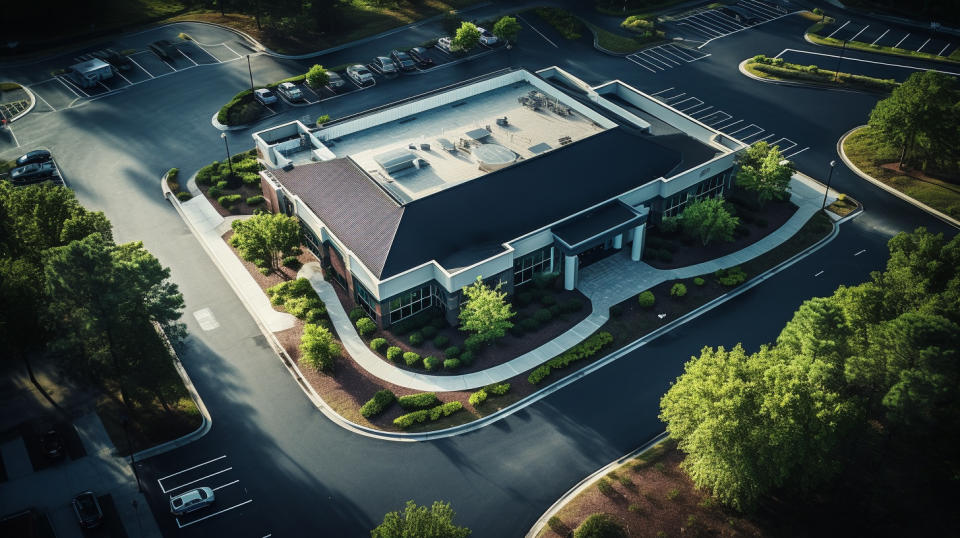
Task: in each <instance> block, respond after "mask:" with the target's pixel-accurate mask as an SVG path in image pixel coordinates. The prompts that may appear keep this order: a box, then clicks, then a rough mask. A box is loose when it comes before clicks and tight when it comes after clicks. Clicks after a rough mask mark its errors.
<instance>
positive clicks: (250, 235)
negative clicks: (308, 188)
mask: <svg viewBox="0 0 960 538" xmlns="http://www.w3.org/2000/svg"><path fill="white" fill-rule="evenodd" d="M231 227H232V228H233V237H232V238H230V244H231V245H233V246H234V247H236V249H237V251H238V252H239V253H240V256H242V257H243V259H245V260H247V261H248V262H252V263H254V264H256V266H257V267H260V268H261V269H269V270H271V271H277V270H278V269H279V268H280V263H281V262H282V261H283V258H284V256H286V255H288V254H289V253H290V252H293V251H294V250H295V249H296V248H297V247H298V246H299V245H300V223H299V222H298V221H297V219H296V217H288V216H286V215H282V214H279V213H262V214H259V215H254V216H253V217H251V218H250V219H247V220H235V221H233V224H231Z"/></svg>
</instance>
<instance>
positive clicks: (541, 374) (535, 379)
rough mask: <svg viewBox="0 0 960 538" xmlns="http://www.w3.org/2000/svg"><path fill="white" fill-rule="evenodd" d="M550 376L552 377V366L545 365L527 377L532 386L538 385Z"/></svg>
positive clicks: (535, 369)
mask: <svg viewBox="0 0 960 538" xmlns="http://www.w3.org/2000/svg"><path fill="white" fill-rule="evenodd" d="M548 375H550V366H549V365H547V364H543V365H541V366H538V367H536V368H534V370H533V371H532V372H530V375H529V376H527V381H529V382H530V384H531V385H537V384H539V383H540V382H541V381H543V380H544V379H546V377H547V376H548Z"/></svg>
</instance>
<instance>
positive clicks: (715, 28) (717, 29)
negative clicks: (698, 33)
mask: <svg viewBox="0 0 960 538" xmlns="http://www.w3.org/2000/svg"><path fill="white" fill-rule="evenodd" d="M688 22H692V23H694V24H698V25H700V26H702V27H704V28H706V29H708V30H710V31H711V32H713V33H715V34H720V35H727V34H728V33H730V30H731V28H724V27H723V26H721V25H719V24H717V23H715V22H714V21H711V20H704V19H702V18H699V17H696V18H691V19H689V20H688Z"/></svg>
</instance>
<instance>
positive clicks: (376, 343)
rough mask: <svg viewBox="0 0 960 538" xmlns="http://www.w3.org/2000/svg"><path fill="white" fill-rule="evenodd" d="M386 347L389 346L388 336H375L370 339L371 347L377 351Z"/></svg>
mask: <svg viewBox="0 0 960 538" xmlns="http://www.w3.org/2000/svg"><path fill="white" fill-rule="evenodd" d="M386 347H387V339H386V338H374V339H373V340H370V349H372V350H374V351H376V352H377V353H380V352H381V351H382V350H383V349H384V348H386ZM397 349H400V348H397Z"/></svg>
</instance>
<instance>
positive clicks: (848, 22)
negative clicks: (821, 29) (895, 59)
mask: <svg viewBox="0 0 960 538" xmlns="http://www.w3.org/2000/svg"><path fill="white" fill-rule="evenodd" d="M848 24H850V21H847V22H845V23H843V26H841V27H840V28H837V29H836V30H834V31H833V33H831V34H830V35H828V36H827V37H833V34H835V33H837V32H839V31H840V30H843V27H844V26H846V25H848ZM907 35H909V34H907Z"/></svg>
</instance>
